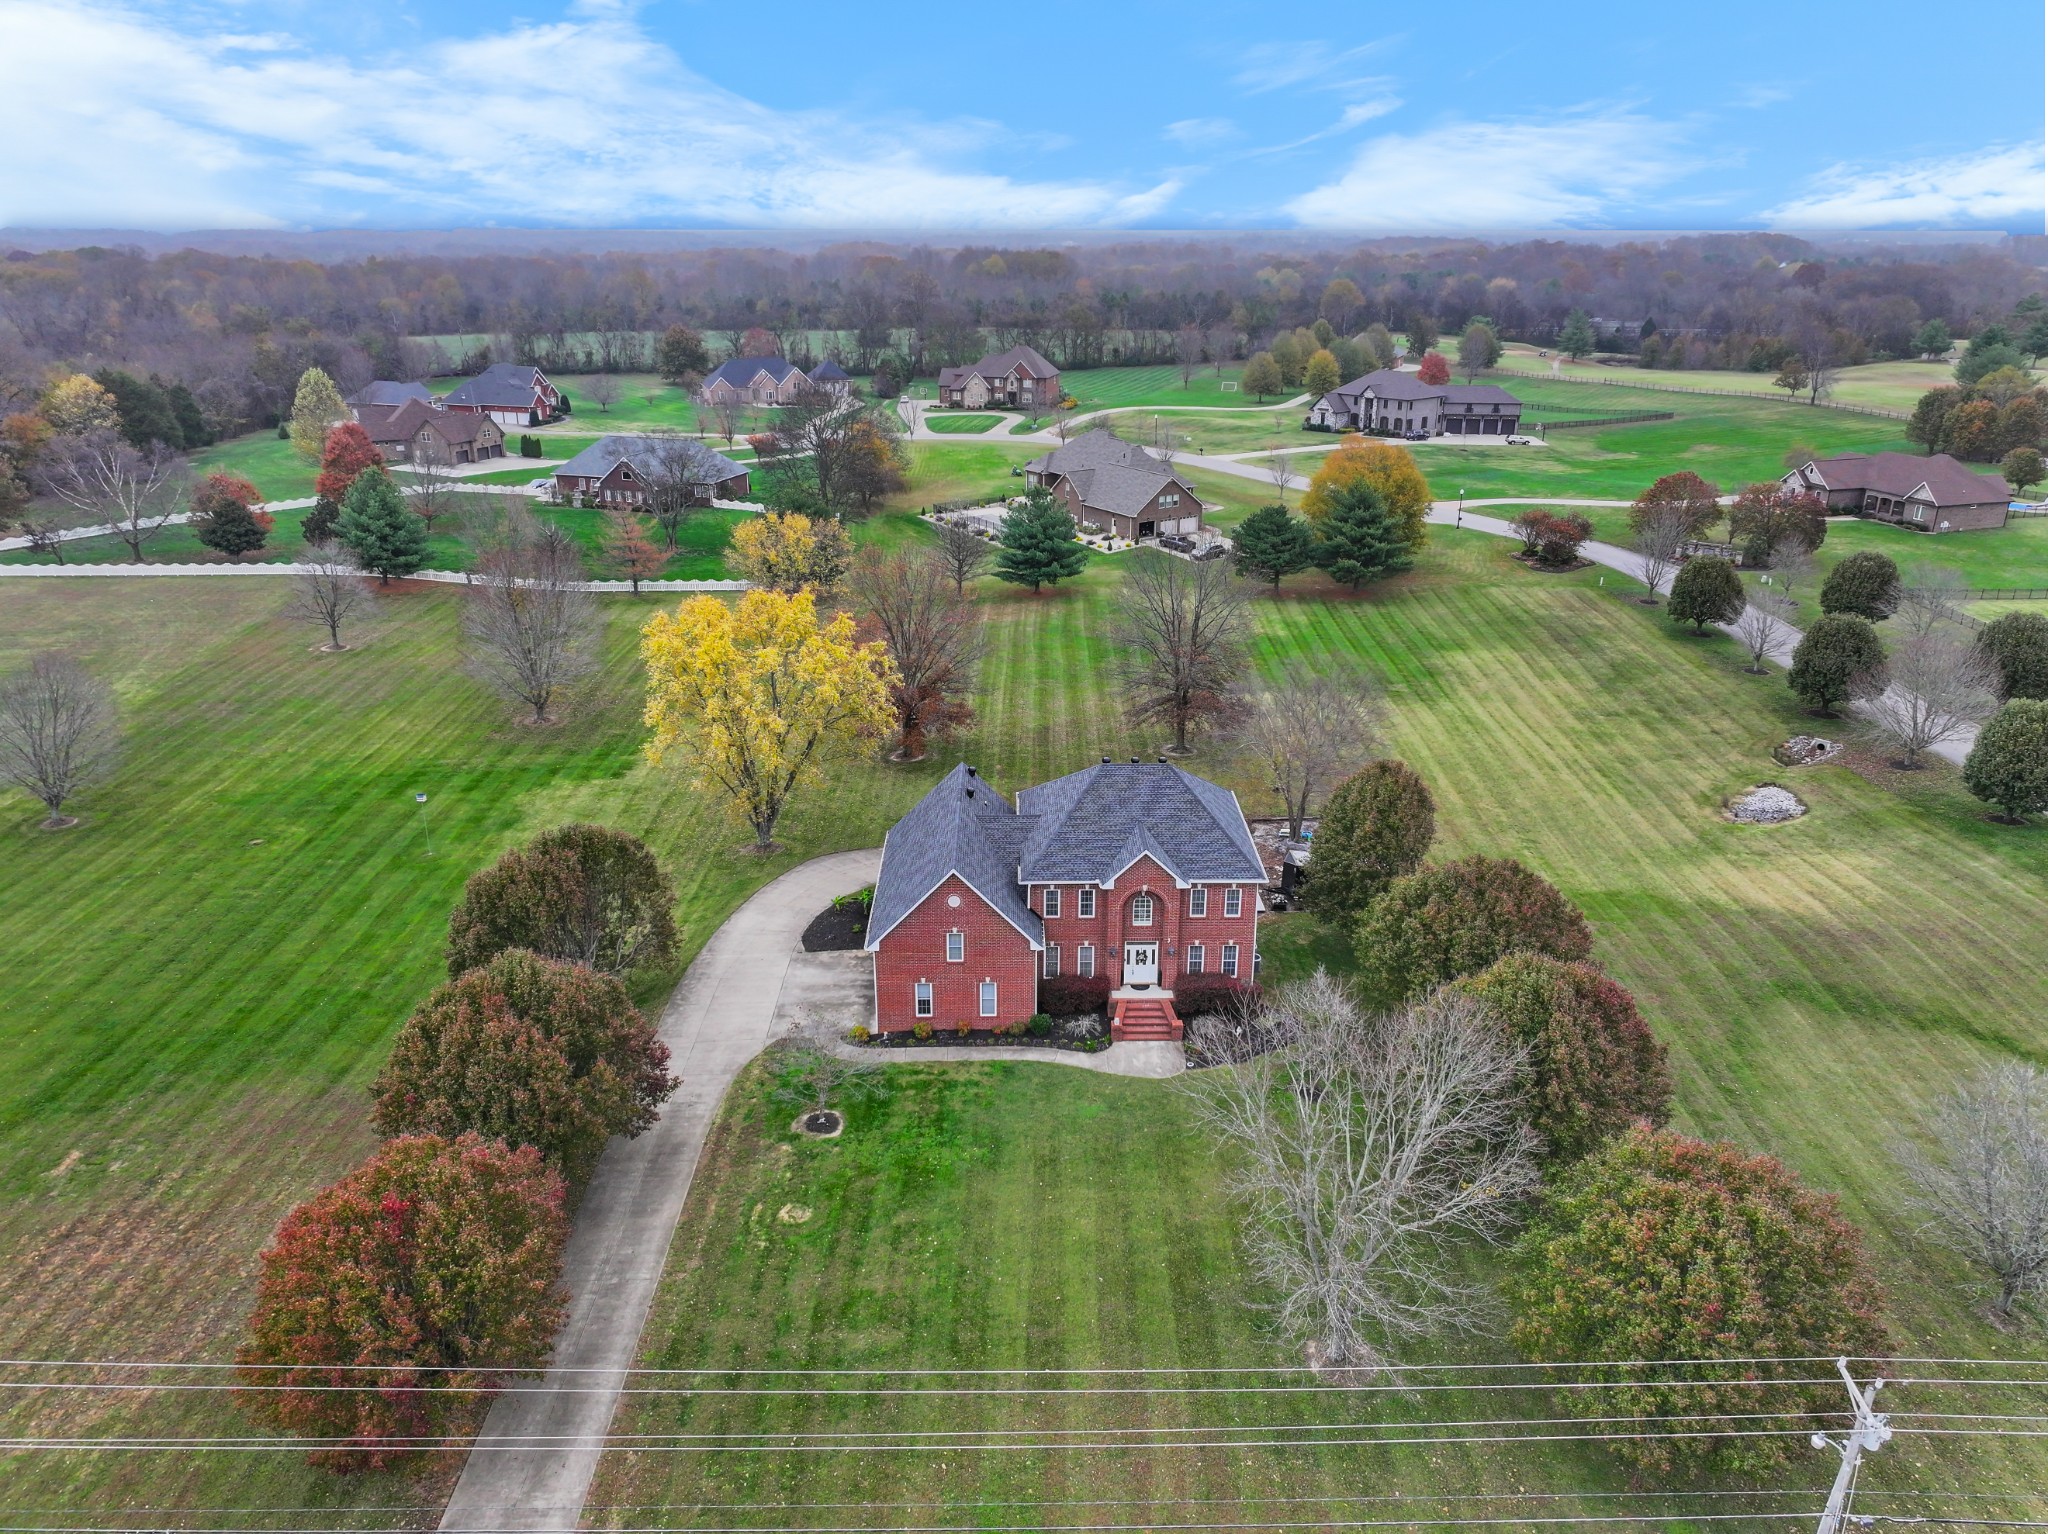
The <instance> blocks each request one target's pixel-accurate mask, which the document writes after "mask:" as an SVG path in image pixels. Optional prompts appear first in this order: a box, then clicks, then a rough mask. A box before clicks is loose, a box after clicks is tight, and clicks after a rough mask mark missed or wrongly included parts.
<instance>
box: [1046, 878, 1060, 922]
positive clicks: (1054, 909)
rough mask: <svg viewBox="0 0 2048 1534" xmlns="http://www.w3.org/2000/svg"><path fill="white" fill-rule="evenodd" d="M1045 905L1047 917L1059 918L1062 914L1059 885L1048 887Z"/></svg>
mask: <svg viewBox="0 0 2048 1534" xmlns="http://www.w3.org/2000/svg"><path fill="white" fill-rule="evenodd" d="M1043 905H1044V908H1045V914H1046V915H1047V916H1051V917H1057V916H1058V915H1059V914H1060V892H1059V887H1058V886H1057V885H1053V886H1048V887H1047V889H1046V892H1045V899H1044V901H1043Z"/></svg>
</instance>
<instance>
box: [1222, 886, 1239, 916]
mask: <svg viewBox="0 0 2048 1534" xmlns="http://www.w3.org/2000/svg"><path fill="white" fill-rule="evenodd" d="M1223 914H1224V915H1225V916H1242V915H1244V891H1243V890H1241V889H1227V890H1225V891H1224V892H1223Z"/></svg>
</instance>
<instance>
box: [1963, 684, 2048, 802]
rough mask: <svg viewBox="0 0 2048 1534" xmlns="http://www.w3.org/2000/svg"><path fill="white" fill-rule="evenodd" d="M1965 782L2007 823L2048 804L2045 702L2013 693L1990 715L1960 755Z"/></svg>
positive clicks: (2047, 709)
mask: <svg viewBox="0 0 2048 1534" xmlns="http://www.w3.org/2000/svg"><path fill="white" fill-rule="evenodd" d="M1963 786H1964V787H1965V788H1967V789H1969V791H1970V792H1971V793H1973V794H1975V795H1976V796H1977V797H1978V798H1979V799H1982V800H1983V801H1984V802H1985V803H1986V804H1995V805H1997V806H1998V807H1999V808H2000V809H2001V810H2003V811H2004V812H2005V815H2004V819H2005V821H2006V823H2007V824H2008V825H2015V824H2018V823H2020V822H2021V821H2022V820H2024V819H2025V817H2026V816H2028V815H2038V814H2040V813H2041V812H2042V811H2043V810H2048V703H2044V702H2042V701H2041V700H2039V699H2037V698H2015V699H2013V700H2012V701H2011V702H2010V703H2008V704H2006V705H2005V707H2003V708H2001V709H2000V710H1999V711H1998V712H1997V713H1996V714H1994V715H1992V717H1991V721H1990V723H1988V724H1986V725H1985V726H1984V728H1983V729H1982V730H1980V731H1979V732H1978V734H1977V744H1976V745H1974V746H1972V747H1971V748H1970V754H1969V756H1968V757H1966V758H1965V759H1964V761H1963Z"/></svg>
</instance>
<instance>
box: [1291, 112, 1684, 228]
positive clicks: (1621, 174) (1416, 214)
mask: <svg viewBox="0 0 2048 1534" xmlns="http://www.w3.org/2000/svg"><path fill="white" fill-rule="evenodd" d="M1679 139H1680V130H1679V129H1678V128H1677V127H1676V126H1674V125H1672V124H1669V123H1663V122H1658V121H1655V120H1654V119H1651V118H1646V117H1643V116H1641V115H1640V114H1638V113H1634V112H1627V111H1620V110H1605V111H1585V112H1575V113H1572V114H1570V115H1567V116H1564V117H1559V118H1551V119H1547V120H1538V121H1513V122H1485V123H1472V122H1453V123H1447V124H1445V125H1443V126H1442V127H1438V128H1431V129H1428V130H1426V131H1424V132H1421V133H1412V134H1401V133H1387V134H1382V135H1380V136H1379V137H1378V138H1374V139H1369V140H1368V141H1367V142H1366V143H1364V144H1363V145H1361V146H1360V147H1359V150H1358V153H1357V155H1356V156H1355V157H1354V158H1353V159H1352V161H1351V164H1350V166H1349V168H1348V169H1346V170H1345V172H1344V173H1343V175H1341V176H1339V177H1338V178H1337V179H1336V180H1335V181H1331V182H1328V183H1326V184H1325V185H1323V186H1319V187H1316V188H1314V189H1313V190H1312V191H1308V192H1305V193H1303V194H1302V195H1301V196H1299V197H1296V198H1294V199H1293V200H1292V201H1290V202H1288V203H1287V204H1286V205H1285V207H1286V211H1287V212H1288V213H1290V214H1291V215H1293V217H1294V218H1296V219H1297V220H1299V221H1300V222H1301V223H1303V224H1308V225H1311V226H1314V227H1320V228H1337V229H1400V230H1418V231H1453V230H1465V229H1529V228H1538V227H1545V226H1555V225H1579V224H1598V223H1600V222H1601V221H1603V220H1604V219H1605V218H1607V217H1608V216H1609V215H1610V214H1611V213H1612V212H1613V211H1614V210H1615V209H1616V207H1617V206H1621V205H1626V204H1628V203H1630V202H1631V201H1633V200H1634V199H1636V198H1639V197H1640V196H1641V195H1642V194H1643V193H1645V192H1647V191H1649V190H1651V189H1652V188H1654V187H1658V186H1661V185H1664V184H1665V183H1667V182H1670V181H1673V180H1675V179H1677V178H1678V177H1679V176H1681V175H1683V174H1684V173H1685V172H1686V171H1687V170H1688V169H1690V166H1689V164H1688V163H1687V162H1686V160H1685V159H1684V157H1683V156H1682V155H1681V154H1680V152H1679Z"/></svg>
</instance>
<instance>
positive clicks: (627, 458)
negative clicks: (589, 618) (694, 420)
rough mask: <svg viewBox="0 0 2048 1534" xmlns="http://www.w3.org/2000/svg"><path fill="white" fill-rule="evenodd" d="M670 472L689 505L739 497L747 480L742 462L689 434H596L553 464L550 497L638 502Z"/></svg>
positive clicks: (585, 501) (600, 503)
mask: <svg viewBox="0 0 2048 1534" xmlns="http://www.w3.org/2000/svg"><path fill="white" fill-rule="evenodd" d="M670 477H673V479H674V482H675V483H676V484H677V485H679V486H680V487H681V489H682V492H683V496H684V499H685V500H687V501H688V502H689V503H690V504H691V505H693V506H709V505H711V504H712V502H714V501H744V500H745V499H746V498H747V489H748V485H749V483H750V481H749V478H748V474H747V467H746V465H745V464H740V463H734V462H733V461H732V460H731V459H730V458H728V457H726V456H725V454H723V453H716V452H713V451H712V450H711V449H710V448H708V447H706V446H705V445H704V444H703V443H701V442H699V441H698V440H697V439H696V438H694V437H647V436H615V437H599V438H598V439H597V440H596V441H595V442H593V443H591V444H590V446H589V447H586V448H585V449H584V450H583V451H582V452H580V453H578V454H577V455H576V456H575V457H574V458H571V459H570V460H569V461H568V462H567V463H565V464H561V465H559V466H558V467H557V468H556V469H555V496H556V499H558V500H560V501H562V502H563V503H564V504H565V505H572V506H573V505H577V504H582V505H585V506H599V507H604V506H635V507H637V506H643V505H645V504H646V503H647V499H648V492H649V489H650V487H651V486H652V485H653V484H654V483H656V482H658V481H661V480H664V479H668V478H670Z"/></svg>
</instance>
